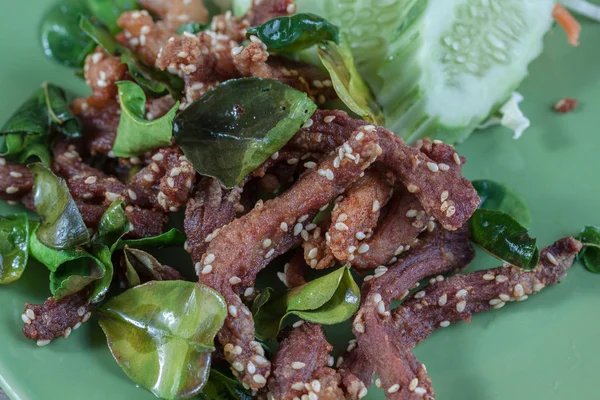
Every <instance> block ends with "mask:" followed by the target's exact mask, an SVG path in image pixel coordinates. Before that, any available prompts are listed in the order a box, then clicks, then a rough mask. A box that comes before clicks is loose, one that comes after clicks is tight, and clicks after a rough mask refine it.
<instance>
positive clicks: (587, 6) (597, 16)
mask: <svg viewBox="0 0 600 400" xmlns="http://www.w3.org/2000/svg"><path fill="white" fill-rule="evenodd" d="M561 3H562V4H563V5H564V6H565V7H566V8H568V9H569V10H571V11H573V12H575V13H577V14H581V15H583V16H585V17H588V18H590V19H593V20H594V21H597V22H600V6H597V5H596V4H593V3H591V2H589V1H586V0H562V2H561Z"/></svg>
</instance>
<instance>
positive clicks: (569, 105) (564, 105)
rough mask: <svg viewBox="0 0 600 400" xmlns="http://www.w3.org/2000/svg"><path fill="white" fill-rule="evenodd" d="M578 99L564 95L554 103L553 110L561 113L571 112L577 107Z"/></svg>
mask: <svg viewBox="0 0 600 400" xmlns="http://www.w3.org/2000/svg"><path fill="white" fill-rule="evenodd" d="M578 104H579V100H577V99H574V98H572V97H565V98H564V99H561V100H559V101H557V102H556V104H554V110H555V111H556V112H559V113H561V114H564V113H568V112H571V111H573V110H575V109H576V108H577V105H578Z"/></svg>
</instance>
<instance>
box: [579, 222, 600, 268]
mask: <svg viewBox="0 0 600 400" xmlns="http://www.w3.org/2000/svg"><path fill="white" fill-rule="evenodd" d="M577 239H579V240H580V241H581V242H582V243H583V245H584V246H583V249H582V250H581V251H580V252H579V255H578V257H579V259H580V260H581V261H582V262H583V263H584V264H585V267H586V268H587V269H588V270H590V271H591V272H594V273H596V274H600V227H599V226H593V225H590V226H586V227H585V228H583V230H582V231H581V233H580V234H579V235H578V236H577Z"/></svg>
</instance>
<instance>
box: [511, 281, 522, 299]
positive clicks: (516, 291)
mask: <svg viewBox="0 0 600 400" xmlns="http://www.w3.org/2000/svg"><path fill="white" fill-rule="evenodd" d="M513 293H514V294H515V296H516V297H521V296H523V295H524V294H525V291H524V290H523V285H521V284H520V283H517V284H516V285H515V287H514V288H513Z"/></svg>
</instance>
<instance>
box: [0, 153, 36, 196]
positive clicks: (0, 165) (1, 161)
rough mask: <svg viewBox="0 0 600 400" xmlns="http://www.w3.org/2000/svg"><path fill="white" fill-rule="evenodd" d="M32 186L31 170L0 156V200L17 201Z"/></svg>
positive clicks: (29, 190)
mask: <svg viewBox="0 0 600 400" xmlns="http://www.w3.org/2000/svg"><path fill="white" fill-rule="evenodd" d="M32 187H33V179H32V177H31V172H29V169H27V167H26V166H25V165H23V164H17V163H12V162H10V161H7V160H6V159H5V158H2V157H0V200H7V201H19V200H20V199H21V198H22V197H23V196H25V195H26V194H28V193H29V192H31V188H32Z"/></svg>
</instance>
